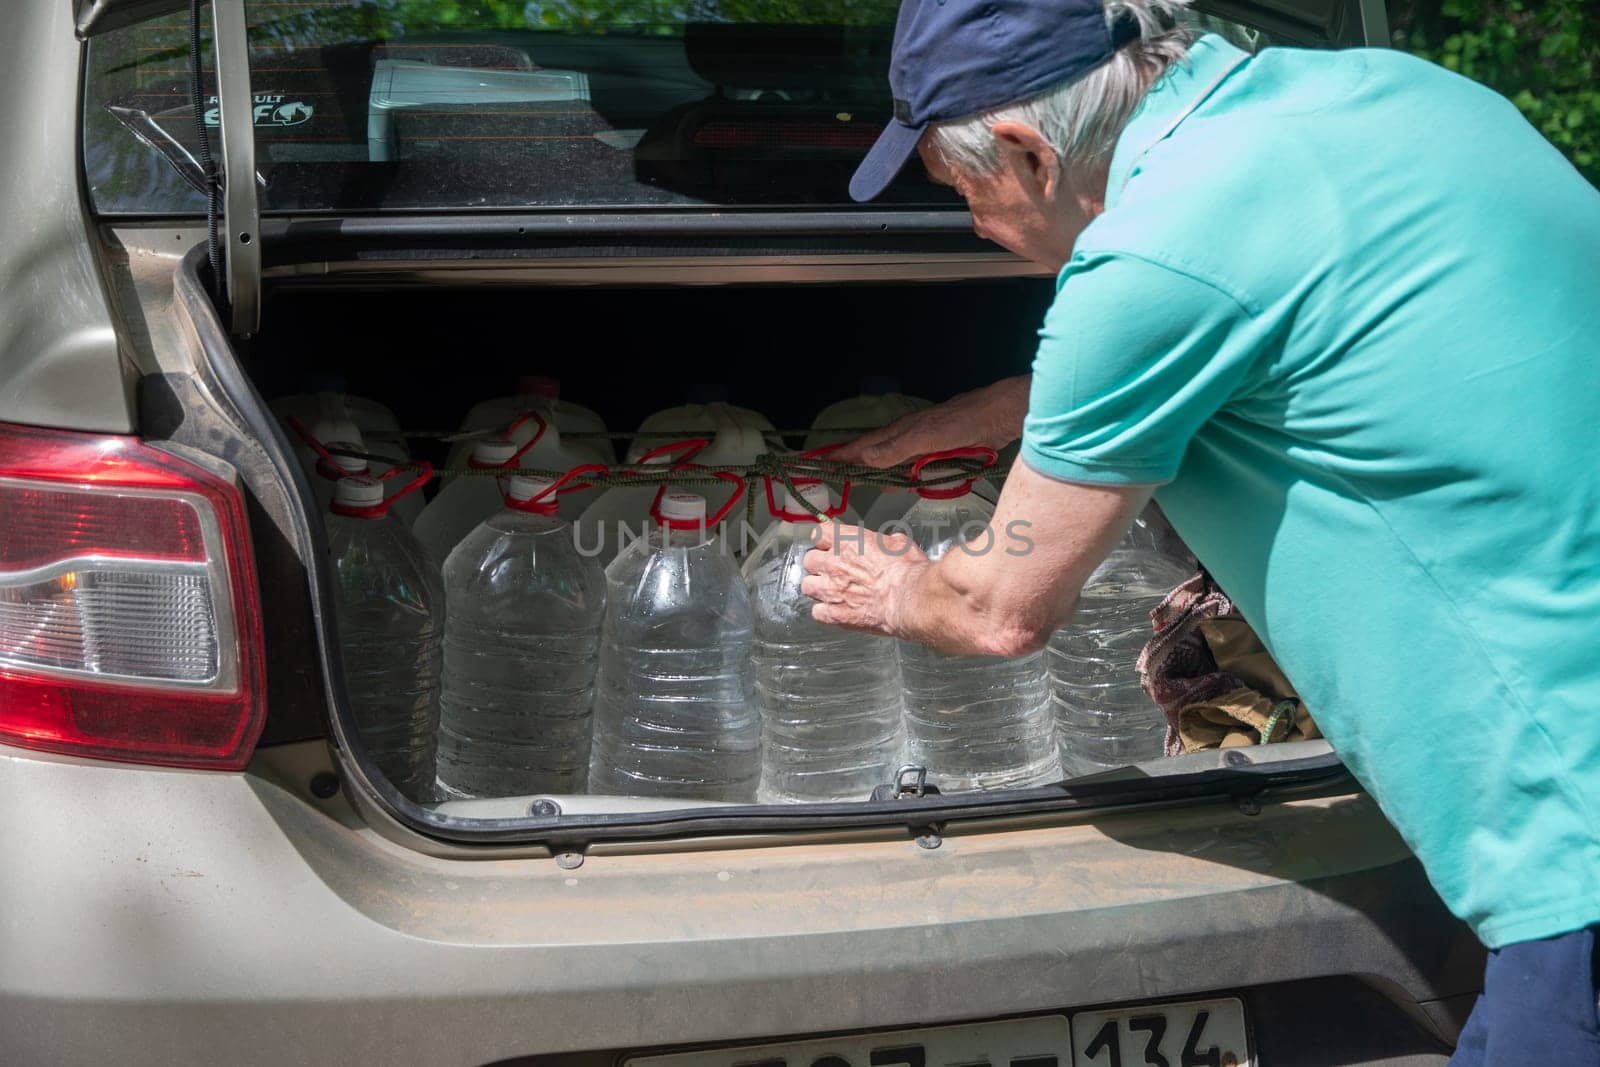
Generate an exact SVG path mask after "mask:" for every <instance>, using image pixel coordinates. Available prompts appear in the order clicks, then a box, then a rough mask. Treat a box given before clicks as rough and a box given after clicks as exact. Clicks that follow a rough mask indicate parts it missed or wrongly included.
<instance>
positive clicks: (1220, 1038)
mask: <svg viewBox="0 0 1600 1067" xmlns="http://www.w3.org/2000/svg"><path fill="white" fill-rule="evenodd" d="M1254 1063H1255V1061H1254V1060H1253V1059H1251V1058H1250V1035H1249V1034H1248V1033H1247V1032H1246V1031H1245V1028H1244V1002H1243V1001H1241V1000H1239V999H1238V998H1236V997H1229V998H1228V999H1226V1000H1196V1001H1191V1002H1190V1003H1187V1004H1153V1005H1151V1006H1149V1007H1145V1008H1119V1009H1117V1010H1115V1011H1080V1012H1078V1013H1077V1014H1076V1015H1074V1016H1073V1017H1072V1064H1073V1067H1145V1065H1146V1064H1149V1065H1150V1067H1253V1065H1254Z"/></svg>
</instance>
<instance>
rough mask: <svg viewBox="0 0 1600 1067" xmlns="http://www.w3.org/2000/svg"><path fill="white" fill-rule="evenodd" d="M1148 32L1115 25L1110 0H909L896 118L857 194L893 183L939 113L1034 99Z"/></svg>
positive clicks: (893, 77)
mask: <svg viewBox="0 0 1600 1067" xmlns="http://www.w3.org/2000/svg"><path fill="white" fill-rule="evenodd" d="M1138 36H1139V24H1138V23H1137V22H1136V21H1134V20H1133V19H1132V18H1123V19H1119V20H1118V21H1117V24H1116V25H1115V26H1114V27H1108V26H1107V25H1106V9H1105V4H1104V2H1103V0H902V2H901V5H900V17H899V20H898V21H896V23H895V27H894V50H893V52H892V53H891V54H890V57H889V88H890V89H892V90H893V91H894V120H893V121H891V122H890V123H889V125H888V126H886V127H884V130H883V132H882V133H880V134H879V135H878V141H877V143H876V144H874V145H873V146H872V151H870V152H868V153H867V158H866V159H864V160H862V161H861V166H859V167H857V168H856V173H855V176H854V177H853V178H851V179H850V196H851V197H852V198H853V199H855V200H863V201H865V200H871V199H872V198H873V197H875V196H877V195H878V194H879V193H881V192H883V190H884V189H885V188H887V187H888V185H889V183H890V182H891V181H893V180H894V176H895V175H896V174H899V173H900V169H901V168H902V167H904V166H905V165H906V161H907V160H909V159H910V158H911V156H912V155H913V154H914V153H915V152H916V150H917V142H918V141H919V140H921V139H922V135H923V133H924V132H926V131H927V129H928V125H929V124H930V123H934V122H949V121H951V120H953V119H963V118H966V117H968V116H969V115H977V114H980V113H981V112H985V111H991V110H993V109H994V108H997V107H1005V106H1006V105H1007V104H1015V103H1017V102H1019V101H1022V100H1027V99H1029V98H1030V97H1034V96H1037V95H1039V94H1040V93H1042V92H1044V91H1045V90H1047V89H1053V88H1055V87H1056V86H1058V85H1062V84H1065V83H1066V82H1068V81H1071V80H1072V79H1073V78H1076V77H1079V76H1080V75H1083V74H1087V73H1088V72H1089V71H1091V70H1093V69H1094V68H1095V67H1097V66H1099V65H1100V64H1101V63H1104V62H1105V61H1106V60H1108V59H1110V58H1111V57H1112V55H1114V54H1115V53H1116V51H1117V49H1118V48H1120V47H1122V46H1123V45H1124V44H1126V43H1128V42H1129V41H1131V40H1133V39H1134V38H1136V37H1138Z"/></svg>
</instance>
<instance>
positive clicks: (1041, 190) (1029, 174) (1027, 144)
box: [989, 122, 1061, 201]
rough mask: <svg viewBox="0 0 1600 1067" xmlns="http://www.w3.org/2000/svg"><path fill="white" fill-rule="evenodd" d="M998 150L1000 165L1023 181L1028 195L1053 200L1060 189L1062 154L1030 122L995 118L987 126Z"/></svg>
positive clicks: (1033, 197) (1032, 197)
mask: <svg viewBox="0 0 1600 1067" xmlns="http://www.w3.org/2000/svg"><path fill="white" fill-rule="evenodd" d="M989 134H990V136H992V137H993V138H994V142H995V146H996V147H997V148H998V149H999V150H1000V165H1001V167H1002V168H1004V169H1006V170H1009V171H1011V173H1012V174H1014V175H1015V176H1016V178H1017V180H1018V181H1020V182H1021V183H1022V187H1023V190H1024V191H1025V192H1026V193H1027V194H1028V197H1029V198H1030V199H1037V200H1046V201H1048V200H1054V199H1055V198H1056V195H1057V194H1058V193H1059V192H1060V191H1061V157H1060V156H1058V155H1057V154H1056V150H1055V149H1054V148H1052V147H1051V146H1050V142H1049V141H1047V140H1045V139H1044V135H1043V134H1041V133H1040V132H1039V131H1038V130H1036V129H1034V128H1033V127H1032V126H1028V125H1025V124H1023V123H1020V122H997V123H995V124H994V125H993V126H990V127H989Z"/></svg>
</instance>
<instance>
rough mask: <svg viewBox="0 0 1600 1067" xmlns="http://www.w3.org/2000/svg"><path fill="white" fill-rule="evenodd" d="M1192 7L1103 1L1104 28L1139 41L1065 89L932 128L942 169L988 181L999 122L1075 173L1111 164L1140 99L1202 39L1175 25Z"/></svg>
mask: <svg viewBox="0 0 1600 1067" xmlns="http://www.w3.org/2000/svg"><path fill="white" fill-rule="evenodd" d="M1189 2H1190V0H1108V2H1107V4H1106V24H1107V25H1108V26H1110V25H1115V24H1116V23H1117V22H1118V21H1119V20H1121V19H1123V18H1131V19H1134V20H1135V21H1137V22H1138V24H1139V37H1138V39H1137V40H1134V41H1131V42H1129V43H1128V44H1126V45H1124V46H1123V47H1122V48H1120V49H1119V50H1118V51H1117V53H1116V54H1115V55H1114V56H1112V57H1111V58H1110V59H1108V60H1107V61H1106V62H1104V63H1102V64H1100V66H1098V67H1096V68H1094V69H1093V70H1091V71H1090V72H1089V73H1087V74H1085V75H1083V76H1082V77H1079V78H1076V79H1074V80H1072V81H1070V82H1067V83H1066V84H1065V85H1059V86H1056V87H1055V88H1054V89H1048V90H1046V91H1045V92H1043V93H1040V94H1039V95H1038V96H1035V97H1032V98H1030V99H1027V100H1024V101H1022V102H1021V103H1017V104H1008V105H1006V106H1005V107H1001V108H996V109H995V110H993V111H987V112H984V113H983V114H980V115H973V116H970V117H968V118H964V119H955V120H952V121H950V122H942V123H939V124H937V125H936V126H934V128H933V142H932V143H933V147H934V148H935V149H936V150H937V151H938V152H939V154H940V157H941V158H942V159H943V160H944V163H945V165H946V166H949V167H951V168H952V169H954V170H956V171H958V172H960V173H963V174H969V175H986V174H993V173H994V172H995V171H997V170H998V169H999V168H1000V149H999V146H998V145H996V144H995V140H994V136H993V135H992V134H991V133H990V132H989V130H990V128H991V127H992V126H994V125H995V123H997V122H1017V123H1021V124H1022V125H1024V126H1029V127H1032V128H1033V129H1035V130H1037V131H1038V132H1039V133H1040V134H1041V135H1042V136H1044V138H1045V139H1046V140H1048V141H1049V142H1050V143H1051V144H1052V145H1054V146H1055V148H1056V151H1057V152H1058V153H1059V154H1060V156H1061V160H1062V164H1063V166H1065V167H1068V168H1070V169H1071V170H1073V171H1077V172H1083V171H1085V170H1093V169H1095V168H1098V167H1100V166H1103V165H1104V164H1106V163H1109V162H1110V159H1111V153H1112V150H1113V149H1115V148H1116V146H1117V137H1118V136H1119V135H1120V134H1121V133H1122V129H1123V127H1124V126H1126V125H1127V124H1128V120H1129V119H1131V118H1132V117H1133V113H1134V111H1135V110H1136V109H1137V108H1138V106H1139V101H1140V100H1142V99H1144V94H1145V92H1146V91H1147V90H1148V89H1149V88H1150V86H1152V85H1154V84H1155V83H1156V81H1157V80H1158V79H1160V77H1161V76H1162V75H1163V74H1165V73H1166V72H1167V68H1169V67H1171V66H1172V65H1173V64H1174V63H1180V62H1182V61H1183V60H1184V59H1185V58H1187V56H1188V54H1189V45H1190V44H1192V43H1193V42H1194V41H1195V39H1196V38H1197V37H1198V36H1199V33H1198V32H1197V31H1196V30H1195V29H1194V28H1193V27H1192V26H1190V25H1186V24H1180V22H1179V19H1180V17H1181V16H1183V15H1187V14H1188V13H1187V12H1186V11H1184V8H1185V7H1186V6H1187V5H1188V4H1189Z"/></svg>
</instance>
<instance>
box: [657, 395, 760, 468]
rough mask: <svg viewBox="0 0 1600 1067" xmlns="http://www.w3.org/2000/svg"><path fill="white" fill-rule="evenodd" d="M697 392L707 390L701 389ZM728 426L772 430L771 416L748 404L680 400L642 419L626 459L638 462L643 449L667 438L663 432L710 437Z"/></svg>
mask: <svg viewBox="0 0 1600 1067" xmlns="http://www.w3.org/2000/svg"><path fill="white" fill-rule="evenodd" d="M700 395H707V394H706V393H705V392H704V391H701V392H700ZM710 395H715V394H710ZM730 427H734V428H738V429H745V430H754V431H756V433H757V434H758V435H759V434H764V433H772V432H773V425H772V422H771V420H769V419H768V418H767V417H766V416H765V415H762V414H761V413H760V412H756V411H751V410H750V409H749V408H742V407H738V406H736V405H733V404H728V403H725V402H723V401H721V400H717V401H713V402H711V403H689V404H683V405H681V406H679V407H675V408H666V409H665V410H662V411H658V412H656V413H655V414H654V415H651V416H650V417H649V418H647V419H645V420H644V421H643V422H641V423H640V424H639V429H638V430H637V431H636V432H637V433H638V434H639V435H640V436H638V437H635V438H634V440H633V444H632V445H631V446H630V447H629V448H628V456H627V459H628V462H629V463H637V462H639V459H640V457H641V456H643V455H644V454H645V453H646V452H648V451H650V450H651V449H652V448H654V447H655V446H657V445H659V444H661V442H662V441H663V440H667V439H668V438H663V437H661V436H659V435H660V434H663V433H665V434H670V435H672V436H673V437H680V438H682V437H713V436H715V435H716V434H718V433H720V432H721V431H723V430H726V429H728V428H730Z"/></svg>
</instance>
